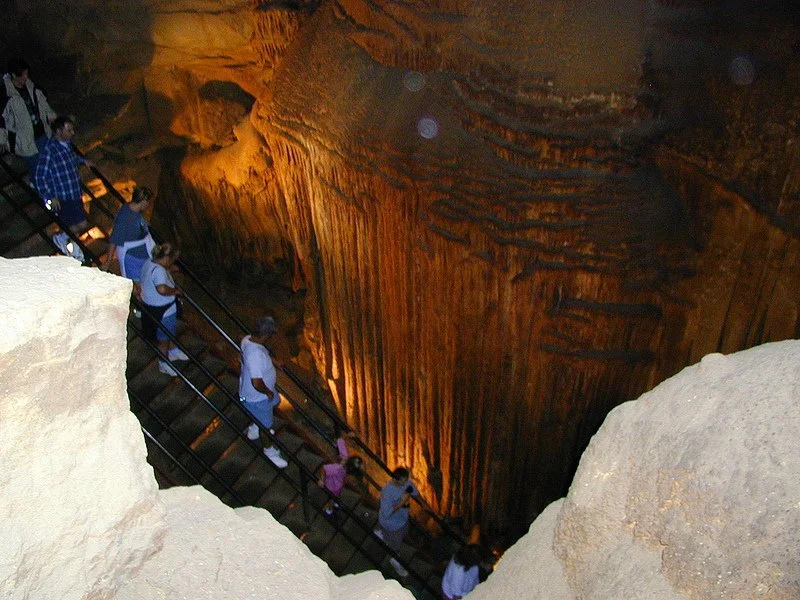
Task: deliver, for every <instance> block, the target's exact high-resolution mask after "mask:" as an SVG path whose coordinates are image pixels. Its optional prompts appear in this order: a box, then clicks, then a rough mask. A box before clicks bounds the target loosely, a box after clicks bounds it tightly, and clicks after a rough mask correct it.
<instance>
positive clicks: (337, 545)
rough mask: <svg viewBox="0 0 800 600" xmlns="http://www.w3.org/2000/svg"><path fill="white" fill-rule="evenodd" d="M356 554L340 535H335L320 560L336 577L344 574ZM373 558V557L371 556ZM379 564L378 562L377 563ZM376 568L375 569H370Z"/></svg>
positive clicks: (352, 547) (354, 549)
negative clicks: (326, 564)
mask: <svg viewBox="0 0 800 600" xmlns="http://www.w3.org/2000/svg"><path fill="white" fill-rule="evenodd" d="M355 554H356V548H355V546H353V545H352V544H351V543H350V542H348V541H347V539H346V538H345V537H344V536H343V535H342V534H341V533H337V534H336V535H335V536H333V538H332V539H331V541H330V543H329V544H328V545H327V546H326V547H325V550H324V551H323V552H322V555H321V556H320V558H322V560H324V561H325V562H326V563H328V566H329V567H330V569H331V571H333V572H334V573H336V575H339V576H341V575H343V574H344V573H346V570H347V565H348V564H349V563H350V561H351V560H352V559H353V557H354V555H355ZM373 556H374V555H373ZM378 564H380V562H378ZM372 568H376V567H372Z"/></svg>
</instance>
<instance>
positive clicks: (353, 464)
mask: <svg viewBox="0 0 800 600" xmlns="http://www.w3.org/2000/svg"><path fill="white" fill-rule="evenodd" d="M344 470H345V473H347V474H348V475H354V476H356V477H361V476H362V475H363V474H364V461H363V460H361V457H360V456H348V457H347V459H346V460H345V461H344Z"/></svg>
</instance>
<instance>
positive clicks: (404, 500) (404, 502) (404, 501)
mask: <svg viewBox="0 0 800 600" xmlns="http://www.w3.org/2000/svg"><path fill="white" fill-rule="evenodd" d="M408 498H409V495H408V492H403V495H402V496H400V500H398V501H397V502H396V503H395V505H394V506H392V514H394V513H396V512H397V511H398V510H400V509H401V508H403V507H406V508H408Z"/></svg>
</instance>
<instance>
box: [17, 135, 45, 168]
mask: <svg viewBox="0 0 800 600" xmlns="http://www.w3.org/2000/svg"><path fill="white" fill-rule="evenodd" d="M46 143H47V136H46V135H42V136H39V137H38V138H37V139H36V147H37V148H38V149H39V152H37V153H36V154H31V155H30V156H23V157H22V160H24V161H25V165H26V166H27V167H28V175H29V176H30V177H33V175H34V173H36V165H37V164H38V163H39V154H40V153H41V152H42V150H43V149H44V145H45V144H46Z"/></svg>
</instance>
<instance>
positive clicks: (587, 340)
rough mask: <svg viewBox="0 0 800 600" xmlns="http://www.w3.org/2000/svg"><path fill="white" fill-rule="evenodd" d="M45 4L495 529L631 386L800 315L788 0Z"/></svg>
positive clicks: (389, 424)
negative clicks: (286, 271) (274, 264)
mask: <svg viewBox="0 0 800 600" xmlns="http://www.w3.org/2000/svg"><path fill="white" fill-rule="evenodd" d="M39 4H40V3H39V2H31V3H28V4H26V5H25V6H20V7H17V10H18V11H28V12H27V13H26V14H29V15H37V16H38V17H39V18H41V23H39V22H38V21H36V22H34V21H26V20H24V19H23V20H21V22H22V23H23V24H24V27H23V29H24V31H25V33H26V35H27V36H29V37H34V38H37V39H41V40H43V43H44V41H45V40H46V45H45V47H46V48H48V50H50V51H52V52H53V53H56V54H57V53H61V54H62V55H63V54H65V53H70V54H74V53H76V52H77V53H78V55H77V57H76V58H75V62H76V64H78V65H79V69H78V71H79V72H80V73H83V74H84V79H85V80H87V81H89V82H91V89H93V90H96V91H97V92H98V93H105V94H110V93H115V94H120V95H122V96H123V98H124V100H125V103H124V107H123V109H121V110H120V112H119V114H118V115H117V118H115V119H113V120H112V121H111V122H109V123H107V124H106V125H105V127H106V129H105V130H98V131H99V132H101V133H98V136H96V137H100V138H101V139H100V141H101V142H103V143H102V144H101V145H100V146H99V148H100V150H103V149H104V148H106V149H110V148H111V147H112V146H113V144H110V143H105V142H104V140H103V139H102V138H103V136H111V134H110V133H105V134H103V133H102V131H106V132H112V131H122V130H124V131H128V132H131V131H148V132H152V133H153V134H155V135H156V137H158V136H163V135H166V134H170V135H173V136H174V135H179V136H183V137H184V138H185V139H188V140H189V141H191V144H189V146H188V147H186V148H184V149H183V150H182V151H181V152H180V154H181V156H180V159H179V160H177V161H173V162H172V163H171V164H168V165H167V166H166V167H165V169H164V171H163V172H162V174H161V179H160V181H161V183H160V186H159V187H160V190H159V204H158V206H157V209H156V212H157V215H156V216H157V217H161V218H165V219H168V220H169V223H170V226H171V231H172V233H173V234H174V235H175V236H176V237H177V238H178V239H179V240H180V242H181V244H182V245H183V246H184V247H185V248H186V249H187V250H188V253H189V254H192V253H194V255H195V256H201V255H202V256H204V257H205V258H206V259H207V260H208V261H210V262H211V263H212V264H213V265H214V266H216V265H221V266H222V267H224V268H226V269H230V270H236V269H242V268H243V265H248V264H252V265H259V264H260V265H264V264H268V263H270V262H271V261H273V260H275V259H276V258H281V259H284V260H286V261H287V262H288V263H289V264H292V265H293V270H294V277H293V282H294V285H295V287H297V288H301V287H302V288H305V289H306V290H307V296H306V309H307V313H306V318H305V326H306V328H305V337H306V341H307V345H308V346H309V348H310V349H311V352H312V353H313V355H314V359H315V363H316V366H317V369H318V371H319V372H320V373H321V374H323V376H324V378H325V379H326V380H327V381H328V383H329V385H330V388H331V390H332V392H333V396H334V399H335V402H336V403H337V405H338V406H339V408H340V409H341V411H342V413H343V414H344V415H345V416H346V417H347V420H348V422H349V423H350V424H351V425H353V426H354V427H355V428H357V429H358V430H359V431H360V432H361V433H362V434H363V436H364V438H365V439H366V441H367V442H368V443H369V444H370V445H371V446H372V447H373V448H374V449H376V450H378V451H379V452H380V453H381V454H382V455H383V456H384V457H385V458H386V459H387V462H388V463H389V464H390V465H391V466H395V465H398V464H407V465H409V466H411V467H412V468H413V471H414V476H415V478H416V480H418V481H419V482H420V483H421V487H422V489H423V492H424V493H425V495H426V497H428V498H429V499H430V500H431V503H432V504H433V505H434V506H435V507H436V508H437V509H438V510H440V511H442V512H445V513H449V514H451V515H453V516H463V517H464V519H465V520H466V521H467V522H479V523H481V524H482V525H483V526H484V528H485V531H487V532H490V533H508V534H510V535H512V536H513V535H516V534H518V533H520V532H521V531H522V529H523V528H524V526H525V524H526V523H529V522H530V520H531V519H532V518H533V517H534V516H535V515H536V514H537V513H538V512H539V511H540V510H541V509H542V508H543V507H544V506H546V505H547V503H548V502H549V501H551V500H552V499H553V498H555V497H558V496H560V495H562V494H563V492H564V490H565V488H566V486H567V484H568V482H569V480H570V478H571V474H572V472H573V471H574V469H575V467H576V465H577V462H578V458H579V456H580V453H581V451H582V450H583V448H584V447H585V445H586V444H587V443H588V440H589V438H590V437H591V435H592V434H593V433H594V432H595V431H596V429H597V427H598V426H599V424H600V423H601V422H602V420H603V418H604V416H605V415H606V414H607V412H608V411H609V410H610V409H611V408H613V407H614V406H616V405H617V404H619V403H620V402H622V401H625V400H629V399H631V398H634V397H636V396H637V395H639V394H640V393H641V392H642V391H644V390H645V389H648V388H649V387H652V386H653V385H654V384H655V383H657V382H658V381H661V380H662V379H664V378H665V377H666V376H669V375H671V374H673V373H675V372H677V371H678V370H680V369H681V368H682V367H683V366H685V365H686V364H689V363H691V362H693V361H696V360H698V359H699V358H700V357H702V356H703V355H705V354H706V353H708V352H713V351H734V350H738V349H740V348H743V347H748V346H750V345H753V344H758V343H761V342H763V341H769V340H775V339H782V338H785V337H791V336H794V335H795V334H796V333H797V320H798V305H797V300H796V298H795V293H794V290H796V289H797V288H798V284H800V281H798V275H797V274H796V269H794V265H795V264H796V261H797V258H798V251H799V250H800V248H798V244H797V239H796V233H797V227H796V220H797V217H796V210H795V207H796V206H797V201H798V190H799V189H800V188H798V183H797V182H798V181H800V160H798V158H797V156H798V154H797V152H798V150H797V147H798V146H797V144H798V143H800V142H797V143H796V133H795V129H796V128H795V126H796V123H797V118H798V116H799V115H800V108H798V107H797V106H796V102H795V101H794V98H796V97H797V94H796V91H797V87H798V83H799V82H798V81H797V74H796V73H793V72H792V70H791V69H789V68H788V65H790V64H793V63H792V61H793V60H794V58H793V57H795V54H796V48H798V47H800V37H799V36H798V33H797V31H798V29H797V26H796V16H794V15H793V14H792V13H790V12H783V13H778V12H776V11H777V7H778V5H779V4H780V3H769V2H766V3H759V5H758V7H751V6H749V5H747V4H746V3H733V2H722V1H720V2H708V3H705V4H704V6H698V5H697V3H682V2H672V1H669V2H667V1H664V2H645V1H643V0H625V1H623V2H612V1H611V0H605V1H601V2H591V3H588V2H587V3H578V2H571V1H566V0H563V1H555V2H553V1H545V0H520V1H515V2H494V1H489V0H481V1H478V2H474V1H471V2H463V1H460V0H441V1H439V2H426V3H422V2H393V1H381V2H368V1H365V0H337V1H330V2H328V1H323V2H320V3H313V2H300V3H296V4H295V3H286V2H281V3H270V2H262V3H249V2H234V1H227V2H224V3H213V5H211V4H209V3H206V2H203V1H199V0H181V1H179V2H148V3H141V4H137V3H127V4H124V5H122V4H108V3H99V2H93V1H91V2H80V3H78V2H69V1H65V2H55V3H53V2H48V3H41V6H39ZM39 9H41V10H39ZM37 11H38V12H37ZM89 23H91V24H92V25H89ZM37 27H39V28H40V29H39V30H37ZM26 28H27V29H26ZM84 36H87V37H88V40H89V41H88V42H87V43H86V44H84V45H83V46H80V45H77V44H75V43H74V42H75V40H77V39H85V37H84ZM740 48H747V49H750V50H749V53H743V51H741V50H740ZM765 108H768V109H769V110H768V111H765V110H764V109H765ZM765 115H766V117H767V118H764V119H763V122H761V120H762V117H764V116H765ZM105 141H106V142H111V141H114V140H113V139H112V138H108V139H107V140H105ZM170 143H172V144H174V143H175V141H174V139H172V140H171V141H170ZM120 147H121V148H122V154H125V156H126V157H135V156H136V153H135V152H134V151H133V150H131V152H130V153H126V146H125V145H124V144H122V145H121V146H120ZM256 270H257V268H256Z"/></svg>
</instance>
